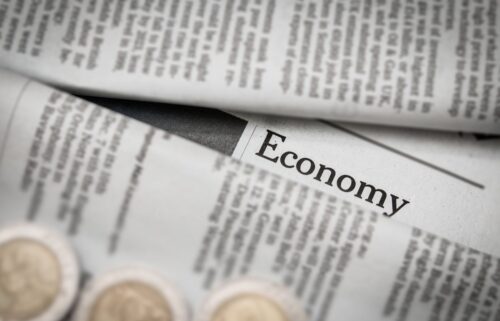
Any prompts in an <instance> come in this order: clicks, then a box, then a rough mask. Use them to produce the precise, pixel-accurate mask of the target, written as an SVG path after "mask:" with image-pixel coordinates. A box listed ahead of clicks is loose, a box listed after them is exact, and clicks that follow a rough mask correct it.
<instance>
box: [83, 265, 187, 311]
mask: <svg viewBox="0 0 500 321" xmlns="http://www.w3.org/2000/svg"><path fill="white" fill-rule="evenodd" d="M73 320H74V321H187V320H189V312H188V308H187V305H186V303H185V302H184V300H183V299H182V296H181V295H180V294H179V292H178V291H177V290H176V288H175V287H174V286H173V285H172V284H171V283H169V282H168V281H166V280H165V279H163V278H162V277H161V276H159V275H158V274H157V273H155V272H152V271H149V270H147V269H143V268H126V269H119V270H114V271H110V272H108V273H106V274H104V275H102V276H98V277H97V278H96V279H94V280H92V281H91V282H90V283H89V284H88V285H87V286H86V287H85V289H84V291H83V295H82V298H81V300H80V303H79V305H78V308H77V310H76V313H75V314H74V318H73Z"/></svg>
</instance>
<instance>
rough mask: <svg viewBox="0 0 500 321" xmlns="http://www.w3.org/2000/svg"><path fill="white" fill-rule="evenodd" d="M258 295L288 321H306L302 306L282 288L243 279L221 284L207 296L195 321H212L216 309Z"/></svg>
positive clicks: (262, 281) (260, 280)
mask: <svg viewBox="0 0 500 321" xmlns="http://www.w3.org/2000/svg"><path fill="white" fill-rule="evenodd" d="M249 294H250V295H251V294H254V295H259V296H263V297H265V298H267V299H269V300H270V301H272V302H274V303H275V304H276V305H277V306H278V307H279V308H280V309H281V311H282V313H283V314H284V315H285V317H286V319H287V320H288V321H306V320H307V316H306V314H305V312H304V310H303V309H302V304H301V303H300V302H299V301H298V300H297V299H296V298H295V297H294V296H292V294H291V293H290V292H289V291H288V290H287V289H286V288H285V287H283V286H280V285H278V284H276V283H274V282H269V281H266V280H264V279H260V278H252V277H245V278H241V279H238V280H233V281H229V282H226V283H224V284H222V285H221V286H220V287H218V288H216V289H215V290H213V291H212V292H210V293H209V294H208V297H207V298H206V300H205V301H204V302H203V304H202V306H201V308H200V309H198V313H197V317H196V318H195V320H196V321H212V318H213V317H214V315H215V313H216V312H217V311H218V309H219V308H220V307H221V306H222V305H223V304H225V303H227V302H228V301H229V300H231V299H233V298H235V297H237V296H241V295H249Z"/></svg>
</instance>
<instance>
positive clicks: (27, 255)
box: [0, 224, 80, 321]
mask: <svg viewBox="0 0 500 321" xmlns="http://www.w3.org/2000/svg"><path fill="white" fill-rule="evenodd" d="M79 279H80V270H79V266H78V262H77V259H76V256H75V253H74V251H73V250H72V248H71V247H70V246H69V244H68V242H67V241H66V240H65V239H64V238H63V237H62V236H60V235H58V234H57V233H55V232H53V231H49V230H47V229H44V228H42V227H39V226H34V225H28V224H22V225H13V226H9V227H7V228H3V229H2V230H0V321H57V320H60V319H62V318H63V317H64V315H65V314H66V313H67V312H68V310H69V308H70V307H71V305H72V304H73V301H74V299H75V297H76V293H77V290H78V284H79Z"/></svg>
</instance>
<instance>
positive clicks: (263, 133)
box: [86, 97, 500, 256]
mask: <svg viewBox="0 0 500 321" xmlns="http://www.w3.org/2000/svg"><path fill="white" fill-rule="evenodd" d="M86 99H90V100H92V101H93V102H96V103H98V104H100V105H102V106H106V107H108V108H110V109H112V110H115V111H118V112H120V113H124V114H127V115H129V116H132V117H134V118H136V119H139V120H141V121H144V122H148V123H150V124H152V125H154V126H156V127H159V128H162V129H164V130H166V131H168V132H171V133H175V134H177V135H179V136H182V137H185V138H187V139H190V140H192V141H195V142H197V143H199V144H202V145H205V146H208V147H210V148H212V149H216V150H218V151H220V152H222V153H224V154H226V155H231V156H232V157H234V158H237V159H239V160H242V161H244V162H247V163H250V164H254V165H256V166H257V167H259V168H263V169H267V170H269V171H271V172H273V173H277V174H280V175H283V176H286V177H290V178H293V179H294V180H296V181H298V182H301V183H303V184H307V185H309V186H311V187H312V188H315V189H320V190H323V191H324V192H326V193H332V192H334V193H340V194H341V195H343V196H342V197H344V198H345V199H346V200H348V201H349V202H352V203H354V204H358V205H361V206H363V207H366V208H368V209H370V210H375V211H377V212H379V213H381V214H383V215H385V216H387V217H390V218H391V219H392V220H396V221H399V222H403V223H406V224H409V225H412V226H416V227H419V228H421V229H423V230H426V231H428V232H432V233H435V234H437V235H440V236H443V237H446V238H448V239H450V240H454V241H458V242H460V243H462V244H465V245H467V246H470V247H473V248H476V249H480V250H482V251H485V252H488V253H491V254H494V255H497V256H500V247H499V246H498V245H499V237H498V226H500V215H499V209H498V206H499V205H498V204H499V201H500V198H499V191H500V136H486V135H473V134H463V133H451V132H446V133H445V132H434V131H422V130H408V129H404V130H403V129H399V128H389V127H380V126H365V125H353V124H347V123H336V122H327V121H315V120H303V119H292V118H284V117H276V116H261V115H251V114H241V113H239V114H236V115H232V114H229V113H226V112H223V111H217V110H211V109H203V108H185V106H165V105H164V104H160V103H149V102H139V101H130V100H121V99H107V98H96V97H86ZM326 167H328V168H329V169H328V170H326ZM322 168H324V169H322ZM325 171H327V172H328V173H327V174H328V175H327V174H326V173H325ZM319 173H321V177H318V174H319ZM327 178H328V179H327Z"/></svg>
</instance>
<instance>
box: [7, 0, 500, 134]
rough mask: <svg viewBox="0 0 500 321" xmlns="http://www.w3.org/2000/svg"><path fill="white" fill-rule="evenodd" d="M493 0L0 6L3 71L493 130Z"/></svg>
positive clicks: (186, 98)
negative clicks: (5, 69) (7, 69)
mask: <svg viewBox="0 0 500 321" xmlns="http://www.w3.org/2000/svg"><path fill="white" fill-rule="evenodd" d="M499 30H500V5H499V3H498V0H463V1H442V0H439V1H413V0H412V1H399V0H390V1H386V0H384V1H372V0H365V1H359V0H357V1H340V0H324V1H318V0H268V1H261V0H256V1H248V0H240V1H235V0H204V1H193V0H186V1H180V0H172V1H165V0H157V1H149V0H141V1H139V0H134V1H110V0H93V1H81V0H66V1H53V0H45V1H3V2H1V3H0V66H3V67H5V68H9V69H12V70H16V71H18V72H22V73H26V74H28V75H30V76H35V77H36V78H38V79H42V80H45V81H48V82H50V83H52V84H55V85H59V86H64V87H66V88H72V89H77V90H79V91H86V92H88V93H93V94H100V95H106V96H111V95H114V96H126V97H132V98H144V99H150V100H161V101H169V102H178V103H182V104H192V105H199V106H209V107H210V106H211V107H216V108H225V109H229V110H240V111H241V110H245V111H252V112H259V113H274V114H281V115H290V116H301V117H312V118H322V119H337V120H347V121H358V122H372V123H379V124H386V125H397V126H411V127H423V128H434V129H441V130H455V131H467V132H482V133H497V134H498V133H500V49H499V47H500V32H499Z"/></svg>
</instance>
